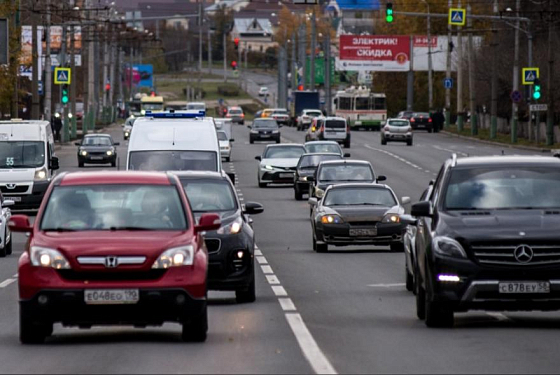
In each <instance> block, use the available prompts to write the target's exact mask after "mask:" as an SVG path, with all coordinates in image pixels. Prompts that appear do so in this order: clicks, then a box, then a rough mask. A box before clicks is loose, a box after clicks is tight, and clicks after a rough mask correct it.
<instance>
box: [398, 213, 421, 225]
mask: <svg viewBox="0 0 560 375" xmlns="http://www.w3.org/2000/svg"><path fill="white" fill-rule="evenodd" d="M400 217H401V223H403V224H406V225H416V224H417V223H418V220H416V219H415V218H414V217H412V216H410V215H406V214H405V215H400Z"/></svg>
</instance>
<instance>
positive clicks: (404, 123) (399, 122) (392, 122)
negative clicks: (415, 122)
mask: <svg viewBox="0 0 560 375" xmlns="http://www.w3.org/2000/svg"><path fill="white" fill-rule="evenodd" d="M389 125H391V126H408V121H403V120H389Z"/></svg>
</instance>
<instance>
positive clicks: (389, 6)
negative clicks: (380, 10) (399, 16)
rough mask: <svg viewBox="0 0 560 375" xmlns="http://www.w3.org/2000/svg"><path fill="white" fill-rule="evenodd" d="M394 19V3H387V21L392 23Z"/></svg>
mask: <svg viewBox="0 0 560 375" xmlns="http://www.w3.org/2000/svg"><path fill="white" fill-rule="evenodd" d="M393 20H394V17H393V3H387V8H386V9H385V21H387V23H391V22H393Z"/></svg>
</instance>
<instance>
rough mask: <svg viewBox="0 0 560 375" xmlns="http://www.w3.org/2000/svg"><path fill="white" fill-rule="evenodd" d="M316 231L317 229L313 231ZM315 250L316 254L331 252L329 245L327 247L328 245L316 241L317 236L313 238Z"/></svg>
mask: <svg viewBox="0 0 560 375" xmlns="http://www.w3.org/2000/svg"><path fill="white" fill-rule="evenodd" d="M313 230H315V229H313ZM313 250H314V251H315V252H316V253H326V252H328V251H329V245H327V244H326V243H324V244H320V243H317V240H316V239H315V235H314V236H313Z"/></svg>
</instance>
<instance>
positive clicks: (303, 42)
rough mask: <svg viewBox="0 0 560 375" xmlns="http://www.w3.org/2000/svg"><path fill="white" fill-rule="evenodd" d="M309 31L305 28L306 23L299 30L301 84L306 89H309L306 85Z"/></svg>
mask: <svg viewBox="0 0 560 375" xmlns="http://www.w3.org/2000/svg"><path fill="white" fill-rule="evenodd" d="M306 34H307V30H306V28H305V23H302V24H301V25H300V29H299V62H300V64H301V84H302V86H303V88H304V89H305V88H306V87H307V85H306V76H305V73H306V70H307V67H306V65H307V61H306V60H307V56H306V55H307V51H306V49H307V36H306Z"/></svg>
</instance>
